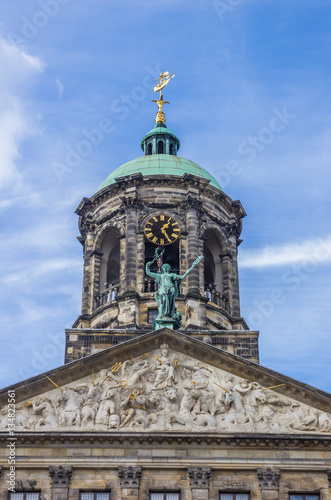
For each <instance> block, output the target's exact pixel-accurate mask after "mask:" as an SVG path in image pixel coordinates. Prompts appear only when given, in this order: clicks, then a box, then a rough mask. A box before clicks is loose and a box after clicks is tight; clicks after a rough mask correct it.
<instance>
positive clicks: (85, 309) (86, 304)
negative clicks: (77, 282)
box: [82, 232, 93, 316]
mask: <svg viewBox="0 0 331 500" xmlns="http://www.w3.org/2000/svg"><path fill="white" fill-rule="evenodd" d="M92 248H93V233H92V232H88V233H87V235H86V238H85V243H84V275H83V296H82V315H83V316H84V315H85V314H90V313H91V312H92V310H93V297H92V293H91V292H92V290H91V288H92V265H91V255H92Z"/></svg>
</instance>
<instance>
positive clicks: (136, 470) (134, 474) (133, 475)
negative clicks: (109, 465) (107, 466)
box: [118, 465, 142, 488]
mask: <svg viewBox="0 0 331 500" xmlns="http://www.w3.org/2000/svg"><path fill="white" fill-rule="evenodd" d="M141 476H142V468H141V467H132V466H131V465H130V466H129V467H122V466H121V465H120V466H119V467H118V477H119V478H120V481H121V487H122V488H139V486H140V478H141Z"/></svg>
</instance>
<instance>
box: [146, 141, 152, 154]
mask: <svg viewBox="0 0 331 500" xmlns="http://www.w3.org/2000/svg"><path fill="white" fill-rule="evenodd" d="M151 154H152V143H151V142H150V143H149V144H148V146H147V155H151Z"/></svg>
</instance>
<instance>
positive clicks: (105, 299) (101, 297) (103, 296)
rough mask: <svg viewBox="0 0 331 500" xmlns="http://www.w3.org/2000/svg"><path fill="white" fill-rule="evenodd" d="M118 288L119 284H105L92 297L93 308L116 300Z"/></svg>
mask: <svg viewBox="0 0 331 500" xmlns="http://www.w3.org/2000/svg"><path fill="white" fill-rule="evenodd" d="M119 290H120V285H119V283H117V284H116V285H107V286H106V289H105V290H104V291H103V292H101V293H100V294H98V295H96V296H95V297H94V308H95V309H96V308H97V307H100V306H103V305H105V304H109V303H110V302H113V301H114V300H116V298H117V296H118V294H119Z"/></svg>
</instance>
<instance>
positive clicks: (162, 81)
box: [152, 71, 175, 123]
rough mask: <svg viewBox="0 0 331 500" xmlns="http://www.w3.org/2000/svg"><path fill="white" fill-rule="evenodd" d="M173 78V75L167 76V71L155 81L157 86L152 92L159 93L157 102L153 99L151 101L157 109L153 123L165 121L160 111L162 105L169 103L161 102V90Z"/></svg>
mask: <svg viewBox="0 0 331 500" xmlns="http://www.w3.org/2000/svg"><path fill="white" fill-rule="evenodd" d="M174 76H175V73H174V74H173V75H171V76H169V71H165V72H164V73H160V78H159V79H158V80H156V81H157V82H159V83H157V85H156V86H155V87H154V92H159V91H160V97H159V99H158V100H157V101H156V100H155V99H153V100H152V102H156V104H157V107H158V109H159V110H158V112H157V113H156V118H155V123H159V122H162V123H165V121H166V120H165V116H164V113H163V111H162V108H163V105H164V104H169V101H164V100H163V95H162V89H164V87H165V86H166V85H168V83H169V81H170V80H171V78H173V77H174Z"/></svg>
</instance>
